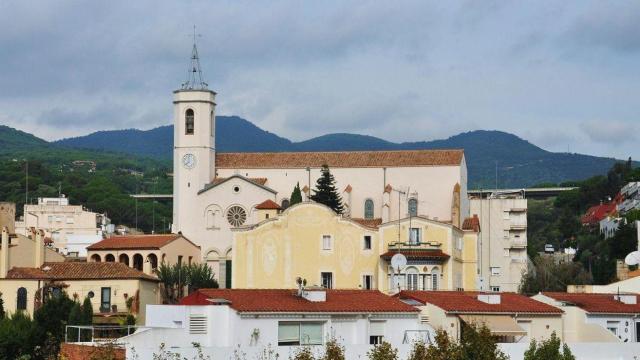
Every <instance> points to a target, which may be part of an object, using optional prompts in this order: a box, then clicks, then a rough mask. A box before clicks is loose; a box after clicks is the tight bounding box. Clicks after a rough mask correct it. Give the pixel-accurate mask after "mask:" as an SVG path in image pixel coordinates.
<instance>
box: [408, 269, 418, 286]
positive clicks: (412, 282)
mask: <svg viewBox="0 0 640 360" xmlns="http://www.w3.org/2000/svg"><path fill="white" fill-rule="evenodd" d="M407 290H418V274H417V273H408V274H407Z"/></svg>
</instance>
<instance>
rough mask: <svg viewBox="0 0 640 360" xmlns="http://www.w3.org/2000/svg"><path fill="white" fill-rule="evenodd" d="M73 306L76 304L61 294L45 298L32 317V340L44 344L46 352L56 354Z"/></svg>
mask: <svg viewBox="0 0 640 360" xmlns="http://www.w3.org/2000/svg"><path fill="white" fill-rule="evenodd" d="M45 291H46V288H45ZM74 304H77V303H76V302H75V301H73V300H71V299H69V297H68V296H67V294H66V293H64V292H62V293H61V294H59V295H47V296H45V299H44V304H43V305H42V307H40V308H39V309H37V310H36V311H35V313H34V316H33V319H34V321H35V325H36V331H35V336H34V338H35V339H36V341H38V343H39V344H44V345H43V347H46V348H48V349H47V350H46V351H53V352H54V353H56V354H57V353H58V350H59V347H60V343H61V342H62V341H64V334H65V326H66V325H67V323H68V321H69V315H70V313H71V308H73V306H74ZM45 345H47V346H45ZM43 351H44V350H43Z"/></svg>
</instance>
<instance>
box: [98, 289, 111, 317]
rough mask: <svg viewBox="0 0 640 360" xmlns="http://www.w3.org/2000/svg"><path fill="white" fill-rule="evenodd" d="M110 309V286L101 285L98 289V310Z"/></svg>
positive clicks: (107, 310)
mask: <svg viewBox="0 0 640 360" xmlns="http://www.w3.org/2000/svg"><path fill="white" fill-rule="evenodd" d="M110 310H111V288H110V287H103V288H101V289H100V312H109V311H110Z"/></svg>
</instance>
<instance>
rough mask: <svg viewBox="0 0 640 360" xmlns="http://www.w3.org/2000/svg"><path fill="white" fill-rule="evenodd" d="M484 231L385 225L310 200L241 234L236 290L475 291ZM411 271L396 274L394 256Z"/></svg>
mask: <svg viewBox="0 0 640 360" xmlns="http://www.w3.org/2000/svg"><path fill="white" fill-rule="evenodd" d="M476 247H477V232H475V231H473V230H462V229H459V228H458V227H456V226H453V225H452V224H447V223H442V222H438V221H435V220H430V219H426V218H423V217H417V216H416V217H412V218H406V219H401V220H400V221H399V222H398V221H391V222H387V223H384V224H376V223H374V222H367V221H358V220H354V219H349V218H346V217H342V216H339V215H337V214H336V213H334V212H333V211H332V210H331V209H329V208H328V207H326V206H324V205H321V204H317V203H312V202H305V203H301V204H297V205H294V206H291V207H290V208H288V209H287V210H285V211H284V212H282V213H280V214H278V215H277V216H276V217H270V218H269V219H266V220H264V221H262V222H260V223H258V224H256V225H253V226H250V227H245V228H239V229H236V230H234V243H233V258H234V259H235V263H234V269H233V274H232V284H233V287H234V288H246V289H251V288H264V289H281V288H293V287H295V286H296V279H297V278H298V277H300V278H302V279H305V280H306V281H307V284H308V285H320V286H326V287H331V288H336V289H378V290H381V291H383V292H389V293H392V292H396V291H398V290H401V289H413V290H441V289H443V290H452V289H462V288H464V289H475V288H476V283H477V275H476V274H477V260H476ZM398 253H400V254H403V255H404V256H405V258H406V259H407V265H406V266H405V267H403V268H401V269H400V270H399V272H397V273H395V274H394V273H393V270H392V268H391V266H390V260H391V257H393V255H395V254H398Z"/></svg>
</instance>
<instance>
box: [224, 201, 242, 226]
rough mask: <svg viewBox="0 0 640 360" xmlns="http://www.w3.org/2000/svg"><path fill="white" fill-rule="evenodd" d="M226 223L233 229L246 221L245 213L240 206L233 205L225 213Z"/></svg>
mask: <svg viewBox="0 0 640 360" xmlns="http://www.w3.org/2000/svg"><path fill="white" fill-rule="evenodd" d="M227 221H228V222H229V224H230V225H231V226H233V227H238V226H241V225H242V224H244V222H245V221H247V212H246V211H244V209H243V208H242V207H241V206H238V205H234V206H232V207H230V208H229V210H228V211H227Z"/></svg>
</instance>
